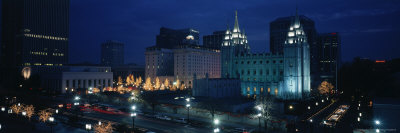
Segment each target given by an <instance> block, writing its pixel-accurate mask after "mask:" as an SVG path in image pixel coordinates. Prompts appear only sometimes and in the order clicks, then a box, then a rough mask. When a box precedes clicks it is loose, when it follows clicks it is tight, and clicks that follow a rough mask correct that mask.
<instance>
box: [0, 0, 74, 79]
mask: <svg viewBox="0 0 400 133" xmlns="http://www.w3.org/2000/svg"><path fill="white" fill-rule="evenodd" d="M2 2H3V3H2V13H3V14H2V17H3V18H2V47H1V51H2V52H1V54H2V55H1V58H2V61H3V65H5V66H7V67H18V68H21V67H24V66H62V65H64V64H67V63H68V38H69V0H3V1H2ZM33 71H35V69H33Z"/></svg>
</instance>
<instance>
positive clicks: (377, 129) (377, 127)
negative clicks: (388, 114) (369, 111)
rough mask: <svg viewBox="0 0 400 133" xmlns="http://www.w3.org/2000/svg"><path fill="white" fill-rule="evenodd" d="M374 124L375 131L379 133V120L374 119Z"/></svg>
mask: <svg viewBox="0 0 400 133" xmlns="http://www.w3.org/2000/svg"><path fill="white" fill-rule="evenodd" d="M375 125H376V132H377V133H379V128H380V125H381V121H379V120H375Z"/></svg>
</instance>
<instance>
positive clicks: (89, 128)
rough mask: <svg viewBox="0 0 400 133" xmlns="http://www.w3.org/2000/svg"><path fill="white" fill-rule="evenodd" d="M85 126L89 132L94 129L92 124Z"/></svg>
mask: <svg viewBox="0 0 400 133" xmlns="http://www.w3.org/2000/svg"><path fill="white" fill-rule="evenodd" d="M85 127H86V130H87V132H88V133H89V132H90V130H92V124H86V126H85Z"/></svg>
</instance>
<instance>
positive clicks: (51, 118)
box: [49, 117, 54, 132]
mask: <svg viewBox="0 0 400 133" xmlns="http://www.w3.org/2000/svg"><path fill="white" fill-rule="evenodd" d="M53 122H54V117H49V125H50V132H53Z"/></svg>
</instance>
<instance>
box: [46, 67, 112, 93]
mask: <svg viewBox="0 0 400 133" xmlns="http://www.w3.org/2000/svg"><path fill="white" fill-rule="evenodd" d="M62 69H63V70H62V72H55V73H46V74H43V75H42V77H41V86H42V88H43V89H46V90H49V91H54V92H57V93H66V92H71V91H73V90H76V89H87V88H91V87H92V88H99V89H100V90H103V89H104V88H108V87H111V88H112V87H113V73H112V72H111V68H110V67H99V66H63V68H62Z"/></svg>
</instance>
